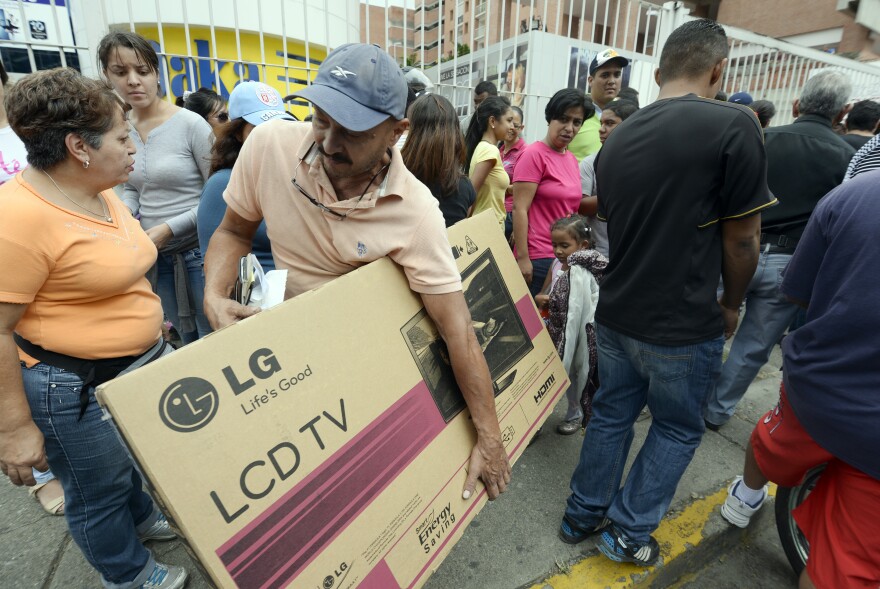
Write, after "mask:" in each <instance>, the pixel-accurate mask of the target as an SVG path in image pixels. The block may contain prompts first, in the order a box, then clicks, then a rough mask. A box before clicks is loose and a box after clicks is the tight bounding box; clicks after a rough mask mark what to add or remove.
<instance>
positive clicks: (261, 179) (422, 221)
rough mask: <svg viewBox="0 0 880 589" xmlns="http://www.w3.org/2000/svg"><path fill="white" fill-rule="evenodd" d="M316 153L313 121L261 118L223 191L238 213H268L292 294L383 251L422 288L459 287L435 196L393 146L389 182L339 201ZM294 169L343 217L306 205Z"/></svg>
mask: <svg viewBox="0 0 880 589" xmlns="http://www.w3.org/2000/svg"><path fill="white" fill-rule="evenodd" d="M317 156H318V151H317V148H316V147H315V144H314V140H313V136H312V127H311V124H310V123H296V122H290V121H271V122H268V123H264V124H262V125H260V126H259V127H257V128H256V129H254V130H253V132H252V133H251V134H250V135H249V136H248V140H247V141H246V142H245V144H244V147H243V148H242V150H241V154H240V155H239V157H238V160H237V161H236V164H235V167H234V168H233V170H232V177H231V178H230V180H229V185H228V187H227V188H226V191H225V192H224V193H223V197H224V198H225V200H226V202H227V204H228V205H229V207H230V208H231V209H232V210H233V211H234V212H235V213H237V214H238V215H239V216H241V217H243V218H244V219H247V220H249V221H254V222H256V221H259V220H261V219H265V221H266V230H267V233H268V235H269V241H270V242H271V243H272V255H273V256H274V258H275V263H276V267H277V268H279V269H285V268H286V269H287V270H288V278H287V296H288V297H291V296H297V295H299V294H301V293H303V292H306V291H309V290H313V289H315V288H318V287H319V286H321V285H323V284H325V283H327V282H329V281H330V280H333V279H334V278H336V277H338V276H341V275H342V274H346V273H348V272H351V271H352V270H355V269H357V268H359V267H360V266H363V265H364V264H368V263H370V262H372V261H374V260H378V259H379V258H383V257H385V256H389V257H390V258H391V259H392V260H393V261H394V262H395V263H397V264H398V265H400V266H402V267H403V270H404V272H405V274H406V277H407V280H408V281H409V286H410V288H411V289H412V290H414V291H416V292H418V293H423V294H445V293H450V292H455V291H459V290H461V275H460V273H459V272H458V269H457V267H456V265H455V260H454V258H453V257H452V250H451V249H450V246H449V239H448V238H447V235H446V224H445V223H444V221H443V215H442V214H441V212H440V208H439V206H438V204H437V199H435V198H434V196H433V195H432V194H431V191H430V190H428V188H427V187H426V186H425V185H424V184H422V183H421V182H419V181H418V180H417V179H416V178H415V176H413V175H412V173H411V172H410V171H409V170H407V169H406V167H405V166H404V164H403V160H402V159H401V157H400V151H399V150H398V149H397V148H396V147H395V148H392V150H391V164H390V166H389V168H388V172H387V174H386V176H385V179H384V180H383V181H382V183H381V185H380V186H379V187H378V188H377V189H375V190H373V191H372V192H368V193H366V194H365V195H364V197H363V198H362V199H361V200H360V202H358V197H354V198H351V199H346V200H342V201H339V200H338V199H337V198H336V193H335V192H334V190H333V186H332V185H331V183H330V179H329V178H328V177H327V174H326V173H325V172H324V168H323V167H322V165H321V163H320V159H321V158H319V157H317ZM297 167H298V168H299V171H298V173H297ZM294 174H296V182H297V184H299V185H300V186H301V187H302V188H303V190H304V191H305V192H307V193H308V195H309V196H311V197H312V198H314V199H315V200H317V201H318V202H320V203H321V204H323V205H324V206H325V207H327V208H329V209H332V210H334V211H337V212H338V213H339V214H345V213H348V212H349V211H350V213H349V215H348V216H347V217H346V218H345V219H340V218H339V217H337V216H335V215H333V214H331V213H328V212H326V211H324V210H322V209H321V208H320V207H318V206H316V205H315V204H314V203H312V202H310V201H309V199H308V198H307V197H306V196H305V195H303V194H302V193H301V192H300V191H299V189H297V187H296V186H294V184H293V181H292V180H293V177H294Z"/></svg>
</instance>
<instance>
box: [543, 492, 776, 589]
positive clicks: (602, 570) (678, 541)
mask: <svg viewBox="0 0 880 589" xmlns="http://www.w3.org/2000/svg"><path fill="white" fill-rule="evenodd" d="M770 496H771V497H775V496H776V485H773V484H771V485H770ZM726 498H727V487H726V486H725V487H724V488H723V489H721V490H720V491H718V492H717V493H714V494H713V495H710V496H708V497H705V498H703V499H698V500H696V501H694V502H693V503H691V504H690V505H688V506H687V507H686V508H684V510H682V512H681V513H679V514H678V515H676V516H675V517H671V518H669V519H664V520H663V521H662V522H660V527H659V528H657V531H656V532H654V534H653V535H654V538H656V539H657V542H658V543H659V544H660V556H661V557H662V559H663V562H664V563H667V564H668V563H669V562H671V561H672V560H674V559H675V558H677V557H679V556H681V555H682V554H684V553H685V552H686V551H687V550H689V549H691V548H692V547H693V546H696V545H697V544H699V543H700V542H701V541H702V540H703V528H704V527H705V525H706V522H707V521H708V520H709V516H710V515H711V514H712V513H713V512H714V511H715V510H717V509H718V508H719V507H720V505H721V504H722V503H724V500H725V499H726ZM657 569H658V567H657V566H652V567H647V568H642V567H638V566H636V565H634V564H632V563H621V562H614V561H613V560H610V559H608V558H606V557H605V556H604V555H602V554H593V555H591V556H588V557H587V558H585V559H583V560H581V561H579V562H577V563H575V564H573V565H572V566H571V570H570V571H569V572H568V573H563V574H558V575H553V576H552V577H549V578H547V579H546V580H544V581H541V582H540V583H537V584H535V585H533V586H532V587H531V589H544V588H545V587H551V588H552V589H593V588H595V589H600V588H601V589H628V588H631V587H635V585H636V584H637V583H642V582H644V581H646V580H648V579H649V578H650V577H652V576H653V574H654V573H655V572H656V571H657Z"/></svg>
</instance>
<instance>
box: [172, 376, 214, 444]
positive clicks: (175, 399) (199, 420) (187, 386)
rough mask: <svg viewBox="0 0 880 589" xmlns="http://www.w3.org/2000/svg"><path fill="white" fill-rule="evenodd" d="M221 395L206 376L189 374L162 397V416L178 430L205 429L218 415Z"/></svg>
mask: <svg viewBox="0 0 880 589" xmlns="http://www.w3.org/2000/svg"><path fill="white" fill-rule="evenodd" d="M219 405H220V396H219V395H218V394H217V389H216V388H214V385H212V384H211V383H210V382H208V381H207V380H205V379H203V378H196V377H193V376H188V377H186V378H181V379H180V380H178V381H177V382H175V383H173V384H172V385H171V386H169V387H168V388H167V389H165V392H164V393H162V398H161V399H160V400H159V416H160V417H161V418H162V421H163V422H164V423H165V425H167V426H168V427H170V428H171V429H173V430H174V431H178V432H192V431H196V430H199V429H202V428H203V427H205V426H206V425H208V423H209V422H210V421H211V420H212V419H213V418H214V415H216V414H217V408H218V406H219Z"/></svg>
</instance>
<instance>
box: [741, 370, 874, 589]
mask: <svg viewBox="0 0 880 589" xmlns="http://www.w3.org/2000/svg"><path fill="white" fill-rule="evenodd" d="M751 444H752V450H753V451H754V454H755V459H756V460H757V462H758V466H759V467H760V468H761V472H763V473H764V476H766V477H767V478H768V479H770V480H771V481H773V482H775V483H776V484H778V485H782V486H785V487H792V486H794V485H797V484H799V483H800V482H801V480H802V479H803V477H804V475H805V474H806V473H807V471H809V470H811V469H813V468H814V467H816V466H819V465H820V464H823V463H828V466H827V467H826V469H825V472H824V473H823V474H822V476H821V477H820V478H819V481H818V483H816V488H815V489H813V491H812V492H811V493H810V495H809V496H808V497H807V499H806V500H805V501H804V502H803V503H802V504H801V505H800V506H799V507H798V508H797V509H795V511H794V517H795V521H797V523H798V526H799V527H800V529H801V531H802V532H803V533H804V536H806V538H807V540H809V542H810V558H809V559H808V561H807V574H808V575H809V576H810V580H811V581H813V584H814V585H816V587H818V588H819V589H878V587H880V543H878V542H877V541H876V538H877V537H880V509H878V506H880V481H878V480H877V479H875V478H873V477H870V476H868V475H866V474H865V473H863V472H861V471H859V470H856V469H855V468H853V467H851V466H850V465H848V464H846V463H845V462H843V461H841V460H838V459H837V458H835V457H834V456H832V455H831V454H830V453H829V452H828V451H826V450H825V449H823V448H822V447H821V446H819V444H817V443H816V441H815V440H813V438H812V437H810V435H809V434H808V433H807V432H806V430H804V428H803V426H801V423H800V421H798V418H797V417H796V416H795V414H794V411H792V409H791V405H789V404H788V399H787V398H786V395H785V386H784V385H783V386H782V387H780V391H779V404H778V405H777V406H776V408H775V409H773V410H771V411H770V412H768V413H767V415H765V416H764V418H763V419H761V421H759V422H758V425H757V426H756V427H755V430H754V431H753V432H752V437H751Z"/></svg>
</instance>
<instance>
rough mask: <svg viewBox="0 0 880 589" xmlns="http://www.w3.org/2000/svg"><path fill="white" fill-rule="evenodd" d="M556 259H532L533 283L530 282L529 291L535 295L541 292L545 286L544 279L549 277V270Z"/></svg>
mask: <svg viewBox="0 0 880 589" xmlns="http://www.w3.org/2000/svg"><path fill="white" fill-rule="evenodd" d="M555 259H556V258H538V259H536V260H532V283H531V284H529V292H530V293H531V294H532V296H533V297H534V296H536V295H538V294H540V293H541V289H542V288H543V287H544V279H545V278H547V272H549V271H550V266H552V265H553V260H555Z"/></svg>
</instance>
